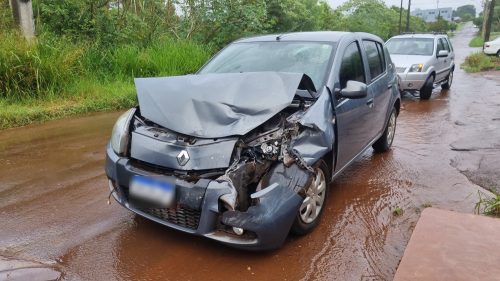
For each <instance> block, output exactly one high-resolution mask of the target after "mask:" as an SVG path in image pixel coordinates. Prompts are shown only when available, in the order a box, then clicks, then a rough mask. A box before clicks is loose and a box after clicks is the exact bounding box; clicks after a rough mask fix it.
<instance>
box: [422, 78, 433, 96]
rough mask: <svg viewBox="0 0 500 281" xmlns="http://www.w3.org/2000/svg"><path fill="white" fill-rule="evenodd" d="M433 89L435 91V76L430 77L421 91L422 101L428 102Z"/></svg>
mask: <svg viewBox="0 0 500 281" xmlns="http://www.w3.org/2000/svg"><path fill="white" fill-rule="evenodd" d="M432 89H434V76H432V75H431V76H429V78H427V81H425V84H424V86H423V87H422V89H420V99H421V100H428V99H430V98H431V95H432Z"/></svg>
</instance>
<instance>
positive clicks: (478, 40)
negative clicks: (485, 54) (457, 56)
mask: <svg viewBox="0 0 500 281" xmlns="http://www.w3.org/2000/svg"><path fill="white" fill-rule="evenodd" d="M498 36H500V32H491V33H490V41H491V40H494V39H495V38H497V37H498ZM483 45H484V40H483V38H482V37H481V34H478V35H476V36H475V37H473V38H472V39H471V40H470V42H469V47H474V48H476V47H483Z"/></svg>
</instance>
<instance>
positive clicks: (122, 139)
mask: <svg viewBox="0 0 500 281" xmlns="http://www.w3.org/2000/svg"><path fill="white" fill-rule="evenodd" d="M135 110H136V109H135V107H134V108H131V109H129V110H127V112H125V113H123V114H122V115H121V116H120V117H118V120H116V123H115V126H114V127H113V132H112V133H111V141H110V142H111V147H112V148H113V150H114V151H115V153H116V154H118V155H124V154H125V151H126V150H127V144H128V139H129V127H130V120H131V119H132V117H133V116H134V114H135Z"/></svg>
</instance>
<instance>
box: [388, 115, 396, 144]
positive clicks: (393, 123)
mask: <svg viewBox="0 0 500 281" xmlns="http://www.w3.org/2000/svg"><path fill="white" fill-rule="evenodd" d="M395 133H396V113H395V112H394V111H393V112H392V114H391V117H390V118H389V123H388V124H387V143H388V144H389V146H391V145H392V141H393V140H394V135H395Z"/></svg>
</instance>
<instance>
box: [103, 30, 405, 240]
mask: <svg viewBox="0 0 500 281" xmlns="http://www.w3.org/2000/svg"><path fill="white" fill-rule="evenodd" d="M396 83H397V78H396V73H395V69H394V66H393V64H392V62H391V59H390V56H389V54H388V52H387V50H386V49H385V47H384V45H383V41H382V40H381V39H380V38H378V37H376V36H374V35H371V34H367V33H347V32H306V33H289V34H285V35H267V36H260V37H253V38H249V39H242V40H238V41H236V42H234V43H232V44H230V45H228V46H227V47H226V48H224V49H223V50H222V51H220V52H219V53H218V54H217V55H216V56H215V57H214V58H212V59H211V60H210V61H209V62H208V63H207V64H206V65H205V66H203V67H202V68H201V70H200V71H199V72H198V73H197V74H194V75H186V76H176V77H159V78H137V79H135V85H136V89H137V95H138V99H139V106H138V107H136V108H132V109H130V110H129V111H127V112H126V113H124V114H123V115H122V116H120V117H119V119H118V121H117V122H116V124H115V126H114V128H113V132H112V136H111V140H110V142H109V145H108V147H107V161H106V174H107V177H108V179H109V189H110V192H111V194H112V195H113V197H114V198H115V199H116V201H118V202H119V203H120V204H121V205H123V206H124V207H126V208H127V209H129V210H131V211H133V212H135V213H137V214H139V215H141V216H143V217H146V218H148V219H150V220H153V221H155V222H158V223H161V224H163V225H166V226H168V227H171V228H174V229H177V230H181V231H184V232H188V233H191V234H195V235H199V236H204V237H207V238H210V239H213V240H217V241H219V242H222V243H225V244H227V245H231V246H234V247H238V248H244V249H254V250H267V249H275V248H278V247H280V246H281V245H282V243H283V242H284V241H285V238H286V237H287V235H288V233H289V232H290V231H292V232H293V233H296V234H305V233H307V232H309V231H311V230H312V229H313V228H314V227H315V226H316V225H317V224H318V222H319V219H320V217H321V214H322V212H323V210H324V208H325V203H326V199H327V197H328V185H329V182H330V181H331V180H333V179H334V178H335V177H336V176H337V175H339V174H340V173H341V172H342V171H343V170H344V169H345V168H346V167H347V166H349V164H350V163H352V162H353V161H354V160H355V159H356V158H357V157H358V156H360V155H361V154H362V153H363V152H364V151H365V150H366V149H368V148H369V147H373V149H374V150H375V151H377V152H383V151H386V150H388V149H389V148H390V146H391V144H392V141H393V138H394V133H395V129H396V118H397V116H398V113H399V108H400V96H399V91H398V88H397V84H396Z"/></svg>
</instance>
